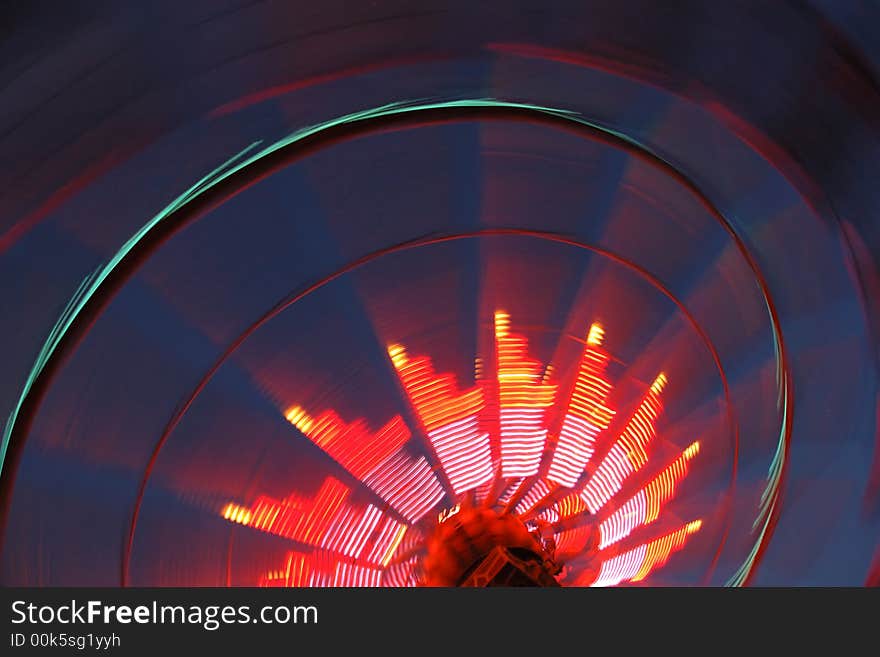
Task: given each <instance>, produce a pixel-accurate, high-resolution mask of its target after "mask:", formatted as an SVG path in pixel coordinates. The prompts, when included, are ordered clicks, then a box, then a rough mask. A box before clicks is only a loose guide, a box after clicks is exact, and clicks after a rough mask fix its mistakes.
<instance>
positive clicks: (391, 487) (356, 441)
mask: <svg viewBox="0 0 880 657" xmlns="http://www.w3.org/2000/svg"><path fill="white" fill-rule="evenodd" d="M285 416H286V417H287V420H288V421H289V422H290V423H291V424H293V425H294V426H295V427H296V428H297V429H299V430H300V431H302V433H303V434H304V435H305V436H306V437H307V438H309V440H311V441H312V442H313V443H315V444H316V445H317V446H318V447H320V448H321V449H323V450H324V451H325V452H327V454H329V455H330V457H331V458H333V459H334V460H335V461H337V462H338V463H339V464H340V465H342V467H344V468H345V469H346V470H348V471H349V472H350V473H351V474H352V475H354V476H355V477H357V478H358V479H360V480H361V481H363V482H365V483H366V484H367V486H369V487H370V488H371V489H372V490H373V491H374V492H375V493H376V494H377V495H379V497H381V498H382V499H384V500H385V501H386V502H388V503H389V504H391V506H392V507H393V508H394V509H395V510H396V511H397V512H398V513H400V514H401V515H402V516H403V517H405V518H407V519H408V520H410V521H411V522H416V521H418V520H419V519H420V518H421V517H422V516H424V515H425V514H426V513H427V512H428V511H429V510H430V509H431V507H433V506H434V505H435V504H436V503H437V502H438V501H440V499H441V498H442V497H443V489H442V486H441V485H440V482H439V481H438V480H437V478H436V477H435V476H434V474H433V473H432V472H431V467H430V466H429V465H428V463H427V461H425V460H424V459H423V458H421V459H416V458H414V457H413V456H411V455H410V454H408V453H407V452H406V450H405V449H404V445H405V444H406V442H407V441H408V440H409V438H410V431H409V429H408V428H407V426H406V424H405V423H404V421H403V418H401V417H400V416H399V415H396V416H394V417H393V418H392V419H391V421H389V422H388V423H387V424H386V425H385V426H384V427H382V428H381V429H379V430H378V431H376V432H375V433H374V432H372V431H370V430H369V428H368V427H367V424H366V422H364V421H363V420H355V421H354V422H352V423H351V424H347V423H346V422H344V421H343V420H342V419H341V418H340V417H339V415H337V414H336V412H335V411H332V410H331V411H325V412H324V413H322V414H321V415H319V416H317V417H316V418H312V417H311V416H309V415H308V413H306V411H304V410H303V409H302V408H300V407H299V406H294V407H293V408H291V409H290V410H288V411H287V413H286V415H285Z"/></svg>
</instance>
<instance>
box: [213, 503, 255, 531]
mask: <svg viewBox="0 0 880 657" xmlns="http://www.w3.org/2000/svg"><path fill="white" fill-rule="evenodd" d="M221 515H222V516H223V519H224V520H229V521H230V522H237V523H238V524H240V525H247V524H248V523H250V521H251V520H252V519H253V517H254V514H253V513H251V510H250V509H248V508H247V507H244V506H241V505H239V504H233V503H232V502H230V503H229V504H227V505H226V506H224V507H223V510H222V511H221Z"/></svg>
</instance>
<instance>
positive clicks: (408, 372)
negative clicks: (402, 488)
mask: <svg viewBox="0 0 880 657" xmlns="http://www.w3.org/2000/svg"><path fill="white" fill-rule="evenodd" d="M388 354H389V356H391V362H392V363H393V364H394V367H395V369H396V370H397V373H398V375H399V376H400V380H401V382H402V384H403V387H404V390H405V391H406V393H407V396H408V397H409V399H410V402H411V403H412V406H413V408H414V409H415V411H416V414H417V415H418V416H419V419H420V421H421V422H422V424H423V425H424V427H425V431H426V433H427V434H428V439H429V440H430V441H431V445H432V446H433V447H434V452H435V453H436V454H437V458H438V459H439V460H440V464H441V465H442V466H443V470H444V473H445V474H446V478H447V479H448V480H449V482H450V484H452V488H453V490H454V492H455V493H456V494H457V495H460V494H462V493H464V492H466V491H469V490H471V489H472V488H476V487H477V486H479V485H481V484H484V483H486V482H489V481H491V480H492V477H493V472H492V453H491V449H490V445H489V434H488V433H485V432H481V431H480V427H479V415H480V412H481V411H482V410H483V408H484V406H485V404H484V400H483V389H482V388H481V387H480V386H474V387H473V388H470V389H469V390H466V391H464V392H459V391H458V388H457V386H456V384H455V379H454V377H452V375H449V374H440V375H438V374H435V372H434V368H433V366H432V365H431V359H430V358H427V357H420V358H413V359H410V358H409V357H408V356H407V354H406V351H405V350H404V348H403V347H401V346H400V345H391V346H390V347H389V348H388Z"/></svg>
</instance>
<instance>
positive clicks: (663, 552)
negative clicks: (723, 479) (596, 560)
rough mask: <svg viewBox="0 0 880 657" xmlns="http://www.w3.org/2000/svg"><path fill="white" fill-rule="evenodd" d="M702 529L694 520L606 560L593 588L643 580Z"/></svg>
mask: <svg viewBox="0 0 880 657" xmlns="http://www.w3.org/2000/svg"><path fill="white" fill-rule="evenodd" d="M701 526H702V521H701V520H694V521H693V522H690V523H688V524H687V525H685V526H684V527H681V528H679V529H677V530H675V531H674V532H670V533H669V534H666V535H664V536H661V537H660V538H656V539H654V540H653V541H650V542H648V543H644V544H642V545H639V546H638V547H636V548H633V549H632V550H628V551H627V552H624V553H623V554H619V555H617V556H616V557H612V558H611V559H608V560H606V561H603V562H602V567H601V570H600V571H599V576H598V578H597V579H596V581H595V582H593V583H592V584H591V586H614V585H616V584H620V583H621V582H640V581H642V580H643V579H645V577H647V576H648V575H649V574H650V573H651V571H653V570H654V569H656V568H659V567H661V566H663V565H665V564H666V562H667V561H668V560H669V557H670V555H671V554H672V553H673V552H675V551H677V550H680V549H681V548H682V547H683V546H684V544H685V542H686V541H687V537H688V536H690V535H691V534H694V533H696V532H697V531H699V529H700V527H701Z"/></svg>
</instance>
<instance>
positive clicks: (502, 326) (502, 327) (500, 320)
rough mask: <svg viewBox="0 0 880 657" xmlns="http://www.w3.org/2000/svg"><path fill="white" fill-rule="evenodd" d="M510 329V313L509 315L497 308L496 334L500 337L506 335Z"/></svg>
mask: <svg viewBox="0 0 880 657" xmlns="http://www.w3.org/2000/svg"><path fill="white" fill-rule="evenodd" d="M509 330H510V315H508V314H507V313H506V312H504V311H503V310H496V311H495V335H496V337H499V338H503V337H506V336H507V333H508V331H509Z"/></svg>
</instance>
